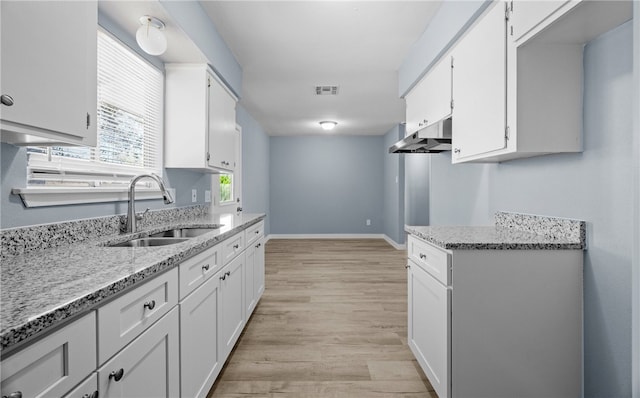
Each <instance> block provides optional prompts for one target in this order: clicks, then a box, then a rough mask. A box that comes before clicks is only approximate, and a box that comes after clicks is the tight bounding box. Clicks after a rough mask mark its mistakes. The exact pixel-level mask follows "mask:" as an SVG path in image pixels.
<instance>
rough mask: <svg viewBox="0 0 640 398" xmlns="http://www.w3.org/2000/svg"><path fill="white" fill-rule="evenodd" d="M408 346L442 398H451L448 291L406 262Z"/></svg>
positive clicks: (449, 297) (449, 307) (412, 263)
mask: <svg viewBox="0 0 640 398" xmlns="http://www.w3.org/2000/svg"><path fill="white" fill-rule="evenodd" d="M408 269H409V272H408V283H409V285H408V293H409V300H408V302H409V308H408V320H409V325H408V339H409V341H408V344H409V348H410V349H411V351H412V352H413V355H415V357H416V359H417V360H418V363H419V364H420V366H421V367H422V369H423V370H424V372H425V374H426V375H427V377H428V378H429V381H431V385H432V386H433V389H434V390H436V392H437V393H438V396H439V397H441V398H444V397H448V396H450V393H449V388H450V383H449V374H450V371H449V366H450V357H449V353H450V349H451V335H450V334H449V329H450V324H451V290H449V289H448V288H447V287H446V286H444V285H443V284H442V283H440V282H439V281H438V280H436V279H435V278H434V277H433V276H431V275H429V273H427V272H426V271H424V270H423V269H422V268H420V266H418V264H416V263H415V262H413V261H411V260H409V268H408Z"/></svg>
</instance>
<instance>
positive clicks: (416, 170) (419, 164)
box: [404, 153, 432, 225]
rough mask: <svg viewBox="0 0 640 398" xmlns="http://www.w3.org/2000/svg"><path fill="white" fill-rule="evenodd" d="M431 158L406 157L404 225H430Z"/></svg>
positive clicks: (417, 154)
mask: <svg viewBox="0 0 640 398" xmlns="http://www.w3.org/2000/svg"><path fill="white" fill-rule="evenodd" d="M431 156H432V155H425V154H421V153H408V154H405V155H404V165H405V167H404V181H405V183H404V223H405V224H407V225H429V170H430V164H431V161H430V159H431Z"/></svg>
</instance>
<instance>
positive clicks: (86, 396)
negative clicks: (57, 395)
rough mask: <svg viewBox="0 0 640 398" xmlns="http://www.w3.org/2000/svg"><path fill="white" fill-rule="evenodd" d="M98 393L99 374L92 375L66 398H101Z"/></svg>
mask: <svg viewBox="0 0 640 398" xmlns="http://www.w3.org/2000/svg"><path fill="white" fill-rule="evenodd" d="M99 397H100V393H99V392H98V374H97V373H95V372H94V373H92V374H91V376H89V377H88V378H87V379H86V380H85V381H83V382H82V384H80V385H79V386H78V387H76V388H74V389H73V391H71V392H70V393H69V394H67V395H65V396H64V398H99Z"/></svg>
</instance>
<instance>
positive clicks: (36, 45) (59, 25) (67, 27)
mask: <svg viewBox="0 0 640 398" xmlns="http://www.w3.org/2000/svg"><path fill="white" fill-rule="evenodd" d="M0 7H1V8H2V12H1V13H0V14H1V15H2V24H1V25H2V28H1V29H2V32H1V34H0V36H1V37H2V66H1V71H2V72H1V74H2V75H1V78H0V80H1V81H2V93H1V94H3V95H9V96H11V97H12V98H13V102H14V104H13V105H12V106H6V105H0V106H1V107H2V110H1V114H2V117H1V118H2V129H3V140H4V139H5V138H4V137H5V136H6V137H8V141H13V142H17V143H20V142H22V143H24V142H47V140H49V141H51V142H59V143H60V142H62V143H72V144H81V145H95V143H96V112H97V109H96V108H97V106H96V90H97V85H96V84H97V83H96V82H97V77H96V76H97V68H96V65H97V64H96V62H97V56H96V51H97V27H98V25H97V18H98V9H97V3H96V2H95V1H78V2H76V1H63V2H61V1H52V2H49V1H3V2H2V3H1V4H0ZM88 119H89V125H87V120H88ZM39 137H45V138H46V140H44V141H43V140H42V139H40V138H39Z"/></svg>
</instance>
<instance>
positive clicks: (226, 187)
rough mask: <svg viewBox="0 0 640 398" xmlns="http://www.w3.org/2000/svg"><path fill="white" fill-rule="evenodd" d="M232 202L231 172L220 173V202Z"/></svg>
mask: <svg viewBox="0 0 640 398" xmlns="http://www.w3.org/2000/svg"><path fill="white" fill-rule="evenodd" d="M225 202H233V174H220V203H225Z"/></svg>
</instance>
